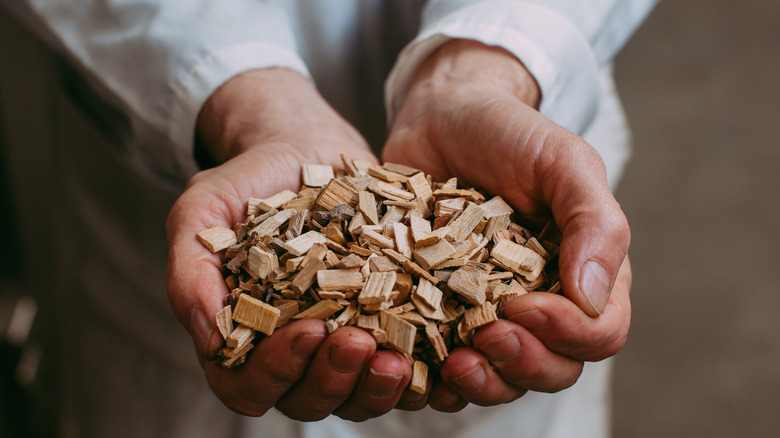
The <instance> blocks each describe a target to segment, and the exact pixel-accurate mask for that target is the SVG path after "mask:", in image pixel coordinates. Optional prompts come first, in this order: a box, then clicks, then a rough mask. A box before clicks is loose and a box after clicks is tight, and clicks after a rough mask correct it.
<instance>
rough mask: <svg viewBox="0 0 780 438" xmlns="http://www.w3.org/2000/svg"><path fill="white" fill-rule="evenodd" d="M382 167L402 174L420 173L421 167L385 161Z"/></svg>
mask: <svg viewBox="0 0 780 438" xmlns="http://www.w3.org/2000/svg"><path fill="white" fill-rule="evenodd" d="M382 167H384V168H385V169H387V170H389V171H391V172H395V173H400V174H401V175H405V176H412V175H414V174H415V173H420V170H419V169H415V168H414V167H409V166H406V165H403V164H397V163H384V164H382Z"/></svg>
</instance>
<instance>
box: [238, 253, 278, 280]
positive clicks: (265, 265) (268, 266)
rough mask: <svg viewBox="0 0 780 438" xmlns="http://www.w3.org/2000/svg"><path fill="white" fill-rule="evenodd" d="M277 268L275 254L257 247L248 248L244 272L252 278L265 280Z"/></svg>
mask: <svg viewBox="0 0 780 438" xmlns="http://www.w3.org/2000/svg"><path fill="white" fill-rule="evenodd" d="M278 267H279V259H278V258H277V257H276V253H274V252H270V251H264V250H262V249H260V248H259V247H257V246H253V247H251V248H249V257H248V259H247V266H246V270H247V272H249V275H251V276H252V277H253V278H259V279H261V280H265V279H267V278H268V276H269V275H270V274H271V272H273V271H274V269H276V268H278Z"/></svg>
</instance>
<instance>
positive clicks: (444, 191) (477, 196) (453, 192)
mask: <svg viewBox="0 0 780 438" xmlns="http://www.w3.org/2000/svg"><path fill="white" fill-rule="evenodd" d="M433 196H434V197H436V198H439V197H447V198H457V197H460V196H462V197H464V198H466V199H467V200H469V201H474V202H483V201H484V200H485V197H484V196H483V195H482V194H481V193H479V192H478V191H476V190H472V189H451V188H444V187H442V188H440V189H437V190H434V191H433Z"/></svg>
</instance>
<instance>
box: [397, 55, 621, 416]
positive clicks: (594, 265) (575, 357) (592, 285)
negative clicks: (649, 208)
mask: <svg viewBox="0 0 780 438" xmlns="http://www.w3.org/2000/svg"><path fill="white" fill-rule="evenodd" d="M539 99H540V92H539V88H538V86H537V84H536V82H535V80H534V79H533V77H532V76H531V75H530V73H529V72H528V71H527V70H526V69H525V68H524V66H523V65H522V63H520V62H519V61H518V60H517V59H516V58H514V57H513V56H512V55H510V54H509V53H508V52H505V51H503V50H502V49H498V48H491V47H488V46H484V45H482V44H479V43H476V42H472V41H466V40H453V41H451V42H448V43H447V44H445V45H444V46H443V47H442V48H440V49H439V50H438V51H437V52H436V53H435V54H434V55H433V56H432V57H431V58H429V59H428V60H427V61H426V62H425V63H424V64H423V65H422V66H421V68H420V70H419V71H418V72H417V74H416V76H415V77H414V79H413V80H412V82H411V84H410V86H409V88H408V90H407V92H406V95H405V99H404V102H403V104H402V106H401V108H400V110H399V112H398V113H397V114H396V115H395V119H394V122H393V125H392V127H391V131H390V137H389V139H388V141H387V144H386V145H385V149H384V152H383V159H384V160H385V161H391V162H399V163H405V164H408V165H411V166H414V167H417V168H419V169H422V170H425V171H426V172H428V173H430V174H431V175H432V176H433V177H434V179H436V180H443V179H445V178H448V177H451V176H455V177H457V178H458V183H459V185H467V186H468V185H473V186H476V187H480V188H482V189H485V190H486V191H487V192H489V193H491V194H494V195H499V196H501V197H502V198H503V199H504V200H506V201H507V202H509V203H510V204H511V205H513V206H514V207H515V208H516V209H517V210H518V211H519V212H520V214H521V215H522V216H523V217H524V218H526V219H527V220H530V221H532V222H536V223H537V224H543V223H544V222H545V221H546V220H547V219H549V218H550V217H553V218H554V219H555V221H556V223H557V225H558V227H559V228H560V229H561V231H562V233H563V240H562V244H561V248H560V259H559V260H560V264H559V268H560V277H561V285H562V287H563V292H564V294H565V296H566V297H567V298H568V299H565V298H563V297H561V296H558V295H553V294H546V293H544V294H543V293H530V294H527V295H523V296H521V297H519V298H518V299H516V300H515V301H513V302H512V303H510V304H509V305H508V306H507V308H506V312H505V316H506V319H507V320H505V321H498V322H495V323H493V324H491V325H489V326H487V327H484V328H482V329H480V330H479V331H478V332H477V333H476V334H475V336H474V344H473V347H470V348H463V349H459V350H456V351H454V352H453V353H452V354H451V356H450V357H449V358H448V359H447V361H446V362H445V364H444V366H443V368H442V370H441V376H440V377H441V378H440V380H439V381H438V382H437V384H436V386H435V387H434V389H433V392H432V394H431V397H430V399H429V403H430V404H431V405H432V406H433V407H434V408H437V409H440V410H445V411H453V410H458V409H460V408H462V407H463V406H464V405H465V404H466V403H467V402H471V403H476V404H480V405H493V404H498V403H505V402H508V401H511V400H514V399H516V398H518V397H521V396H522V395H523V394H524V393H525V392H526V391H527V390H533V391H546V392H554V391H559V390H562V389H564V388H566V387H569V386H571V385H572V384H574V383H575V382H576V380H577V378H578V377H579V375H580V373H581V371H582V367H583V361H595V360H601V359H604V358H606V357H609V356H611V355H614V354H615V353H616V352H617V351H618V350H619V349H620V348H621V347H622V345H623V343H624V342H625V340H626V336H627V332H628V327H629V325H630V313H631V312H630V302H629V289H630V285H631V270H630V266H629V263H628V262H627V252H628V246H629V241H630V232H629V228H628V224H627V221H626V218H625V215H624V214H623V212H622V210H621V209H620V206H619V205H618V203H617V201H616V200H615V199H614V197H613V196H612V193H611V191H610V189H609V187H608V186H607V180H606V172H605V169H604V164H603V162H602V160H601V158H600V157H599V155H598V154H597V152H596V151H595V150H594V149H593V148H592V147H591V146H590V145H588V144H587V143H586V142H585V141H584V140H583V139H582V138H580V137H579V136H577V135H575V134H573V133H571V132H569V131H567V130H566V129H564V128H562V127H560V126H558V125H556V124H555V123H553V122H552V121H551V120H549V119H547V118H546V117H544V116H542V115H541V114H540V113H539V112H538V111H537V110H536V108H535V107H536V106H537V105H538V102H539Z"/></svg>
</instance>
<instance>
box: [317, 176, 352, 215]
mask: <svg viewBox="0 0 780 438" xmlns="http://www.w3.org/2000/svg"><path fill="white" fill-rule="evenodd" d="M357 201H358V191H357V190H356V189H355V188H354V187H352V186H350V185H349V184H347V183H345V182H342V181H341V180H339V179H336V178H334V179H332V180H330V182H329V183H328V185H326V186H325V187H324V188H323V189H322V191H321V192H320V194H319V196H317V200H316V201H314V205H315V206H316V207H319V208H321V209H322V210H325V211H330V210H331V209H332V208H333V207H335V206H337V205H339V204H346V205H348V206H350V207H354V206H355V205H356V204H357Z"/></svg>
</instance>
